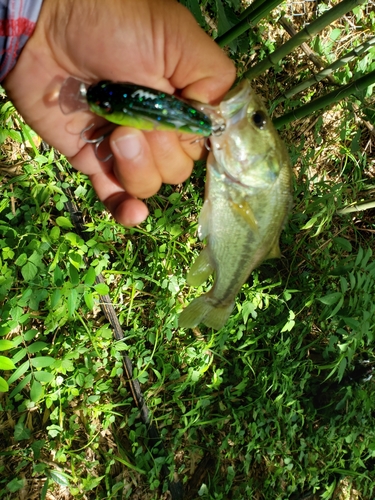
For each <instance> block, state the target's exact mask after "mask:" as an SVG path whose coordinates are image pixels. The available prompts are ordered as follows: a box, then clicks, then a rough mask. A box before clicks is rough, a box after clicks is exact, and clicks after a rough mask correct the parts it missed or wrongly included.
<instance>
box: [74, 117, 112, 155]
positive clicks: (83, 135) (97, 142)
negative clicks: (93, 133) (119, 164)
mask: <svg viewBox="0 0 375 500" xmlns="http://www.w3.org/2000/svg"><path fill="white" fill-rule="evenodd" d="M93 126H94V123H91V125H89V126H88V127H86V128H84V129H83V130H82V132H81V133H80V137H81V139H82V140H83V142H86V144H95V148H94V149H95V156H96V158H97V159H98V160H99V161H102V162H103V163H105V162H106V161H108V160H110V159H111V158H112V156H113V154H112V153H109V155H107V156H106V157H105V158H101V157H100V156H99V147H100V145H101V143H102V142H103V141H104V139H105V138H106V137H108V136H109V135H110V134H111V132H112V130H111V131H110V132H107V133H105V134H103V135H100V136H99V137H96V138H95V139H88V138H87V137H86V132H88V131H89V130H90V129H92V127H93Z"/></svg>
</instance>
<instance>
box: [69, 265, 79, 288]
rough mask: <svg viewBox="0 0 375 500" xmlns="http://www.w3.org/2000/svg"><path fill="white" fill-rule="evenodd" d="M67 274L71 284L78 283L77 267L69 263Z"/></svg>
mask: <svg viewBox="0 0 375 500" xmlns="http://www.w3.org/2000/svg"><path fill="white" fill-rule="evenodd" d="M69 276H70V282H71V283H72V285H73V286H76V285H78V283H79V274H78V271H77V269H76V268H75V267H74V266H72V265H71V264H70V265H69Z"/></svg>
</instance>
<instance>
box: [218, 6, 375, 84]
mask: <svg viewBox="0 0 375 500" xmlns="http://www.w3.org/2000/svg"><path fill="white" fill-rule="evenodd" d="M366 1H367V0H343V1H342V2H340V3H339V4H337V5H335V7H332V9H330V10H328V11H327V12H325V13H324V14H323V15H322V16H320V17H319V18H318V19H316V20H315V21H313V22H312V23H311V24H309V25H308V26H306V27H305V28H304V29H303V30H302V31H300V32H299V33H297V35H295V36H294V37H293V38H291V39H290V40H288V41H287V42H286V43H284V44H283V45H282V46H281V47H279V48H278V49H276V50H275V51H274V52H272V54H269V55H268V56H267V57H266V59H264V60H263V61H261V62H260V63H258V64H256V65H255V66H253V67H252V68H250V69H249V70H248V71H246V73H245V74H244V75H243V76H244V77H245V78H249V79H253V78H255V77H256V76H258V75H261V74H262V73H264V72H265V71H266V70H267V69H269V68H270V67H271V66H273V65H275V64H277V63H278V62H279V61H281V59H283V58H284V57H285V56H287V55H288V54H290V53H291V52H292V51H293V50H294V49H295V48H296V47H298V46H299V45H301V44H302V43H303V42H306V41H307V40H309V39H310V38H312V37H313V36H314V35H316V33H318V32H319V31H322V30H323V29H324V28H325V27H326V26H328V25H329V24H331V23H333V21H336V19H338V18H340V17H342V16H343V15H345V14H346V13H347V12H349V11H351V10H353V8H354V7H356V6H357V5H361V4H363V3H365V2H366ZM234 28H235V27H234ZM228 33H229V32H228ZM223 36H224V35H223Z"/></svg>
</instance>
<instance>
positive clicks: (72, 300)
mask: <svg viewBox="0 0 375 500" xmlns="http://www.w3.org/2000/svg"><path fill="white" fill-rule="evenodd" d="M77 307H78V292H77V289H76V288H72V289H71V290H69V295H68V314H69V317H70V318H72V317H73V314H74V311H75V310H76V309H77Z"/></svg>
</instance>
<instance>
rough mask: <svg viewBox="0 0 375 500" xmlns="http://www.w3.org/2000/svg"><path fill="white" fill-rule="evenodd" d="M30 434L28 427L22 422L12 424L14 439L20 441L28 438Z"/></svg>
mask: <svg viewBox="0 0 375 500" xmlns="http://www.w3.org/2000/svg"><path fill="white" fill-rule="evenodd" d="M30 435H31V431H30V429H28V428H27V427H26V426H25V424H24V423H23V422H18V423H17V424H16V425H15V426H14V439H15V440H16V441H22V440H23V439H29V438H30Z"/></svg>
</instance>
